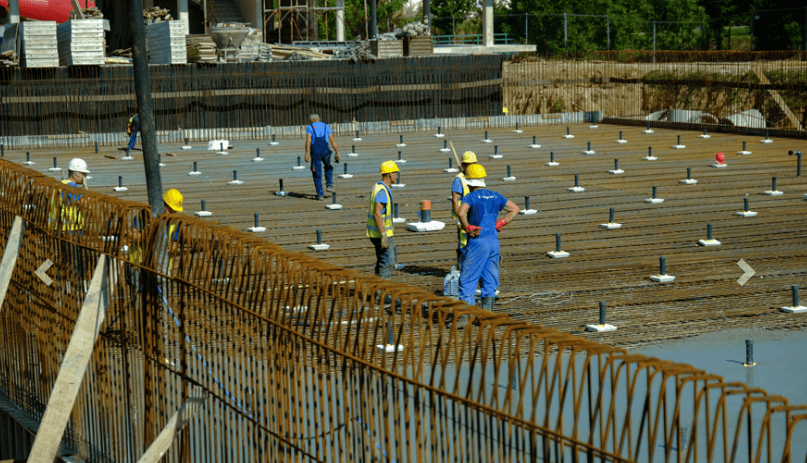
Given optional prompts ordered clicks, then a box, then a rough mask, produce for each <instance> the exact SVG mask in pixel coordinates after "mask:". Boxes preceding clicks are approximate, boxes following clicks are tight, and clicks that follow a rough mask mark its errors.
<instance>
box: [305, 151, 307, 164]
mask: <svg viewBox="0 0 807 463" xmlns="http://www.w3.org/2000/svg"><path fill="white" fill-rule="evenodd" d="M305 162H308V153H305Z"/></svg>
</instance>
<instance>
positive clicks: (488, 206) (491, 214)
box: [458, 164, 518, 310]
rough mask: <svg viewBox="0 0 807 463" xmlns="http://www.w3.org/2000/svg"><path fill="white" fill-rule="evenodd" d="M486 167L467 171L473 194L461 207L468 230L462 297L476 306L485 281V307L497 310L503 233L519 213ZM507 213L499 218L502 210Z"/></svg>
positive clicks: (462, 277)
mask: <svg viewBox="0 0 807 463" xmlns="http://www.w3.org/2000/svg"><path fill="white" fill-rule="evenodd" d="M486 176H487V174H486V173H485V168H484V167H482V165H481V164H476V165H472V166H469V167H468V170H467V172H466V174H465V178H466V182H467V183H468V188H469V189H470V190H471V191H470V193H468V194H467V195H465V197H464V198H463V200H462V205H461V206H460V210H459V214H458V215H459V219H460V223H461V224H462V228H463V229H464V230H465V231H466V232H467V233H468V245H467V246H466V247H465V253H464V254H465V256H464V260H463V268H462V273H461V274H460V282H459V283H460V299H462V300H463V301H465V302H467V303H468V304H469V305H474V293H475V292H476V287H477V284H478V283H479V280H480V278H481V280H482V308H483V309H486V310H493V301H494V300H495V299H496V289H497V288H498V287H499V263H500V254H499V232H501V231H502V228H504V226H505V225H507V224H508V223H510V222H512V221H513V219H514V218H515V217H516V215H517V214H518V206H516V205H515V203H513V202H512V201H509V200H508V199H507V198H505V197H504V196H502V195H500V194H499V193H496V192H495V191H491V190H488V189H487V188H486V185H485V177H486ZM501 210H504V211H505V212H506V214H505V216H504V218H503V219H501V220H499V221H497V220H496V219H497V218H498V217H499V211H501Z"/></svg>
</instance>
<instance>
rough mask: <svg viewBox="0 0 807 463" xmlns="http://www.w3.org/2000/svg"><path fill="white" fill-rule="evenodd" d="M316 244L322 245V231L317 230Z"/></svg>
mask: <svg viewBox="0 0 807 463" xmlns="http://www.w3.org/2000/svg"><path fill="white" fill-rule="evenodd" d="M317 244H322V230H320V229H319V228H317Z"/></svg>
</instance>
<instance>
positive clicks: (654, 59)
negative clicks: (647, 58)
mask: <svg viewBox="0 0 807 463" xmlns="http://www.w3.org/2000/svg"><path fill="white" fill-rule="evenodd" d="M653 62H654V63H655V62H656V22H655V21H653Z"/></svg>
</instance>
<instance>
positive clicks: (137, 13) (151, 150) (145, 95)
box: [129, 0, 165, 217]
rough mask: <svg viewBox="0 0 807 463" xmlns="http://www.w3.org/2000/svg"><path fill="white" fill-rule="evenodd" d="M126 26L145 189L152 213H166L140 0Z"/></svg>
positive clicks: (134, 0)
mask: <svg viewBox="0 0 807 463" xmlns="http://www.w3.org/2000/svg"><path fill="white" fill-rule="evenodd" d="M129 21H130V23H129V27H130V29H131V31H130V32H131V36H132V61H133V62H134V81H135V93H136V97H137V115H138V117H139V118H140V137H141V143H142V145H143V164H144V166H145V170H146V189H147V190H148V200H149V205H150V206H151V216H152V217H157V216H158V215H160V214H162V213H164V212H165V207H164V206H163V193H162V179H161V177H160V166H159V162H157V134H156V132H155V125H154V101H153V100H152V99H151V80H150V77H149V59H148V53H147V51H146V27H145V25H144V24H143V2H142V0H131V1H129Z"/></svg>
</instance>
